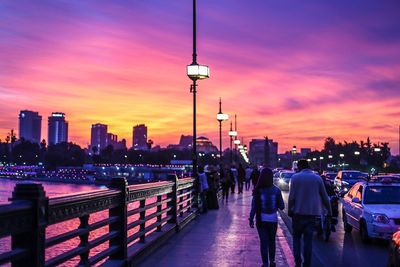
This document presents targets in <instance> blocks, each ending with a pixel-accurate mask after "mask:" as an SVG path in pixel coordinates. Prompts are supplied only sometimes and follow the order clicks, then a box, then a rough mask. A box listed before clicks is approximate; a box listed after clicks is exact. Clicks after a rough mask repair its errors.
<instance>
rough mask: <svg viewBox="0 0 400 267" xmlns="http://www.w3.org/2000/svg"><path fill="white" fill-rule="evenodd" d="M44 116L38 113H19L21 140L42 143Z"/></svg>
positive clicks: (24, 111) (22, 111) (23, 111)
mask: <svg viewBox="0 0 400 267" xmlns="http://www.w3.org/2000/svg"><path fill="white" fill-rule="evenodd" d="M41 131H42V116H40V115H39V113H38V112H35V111H30V110H21V111H20V113H19V139H21V138H23V139H25V140H27V141H31V142H33V143H40V141H41V139H40V138H41Z"/></svg>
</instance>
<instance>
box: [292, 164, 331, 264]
mask: <svg viewBox="0 0 400 267" xmlns="http://www.w3.org/2000/svg"><path fill="white" fill-rule="evenodd" d="M297 167H298V169H299V172H298V173H296V174H294V175H293V176H292V179H291V185H290V192H289V203H288V214H289V216H291V217H292V228H293V254H294V259H295V263H296V267H300V266H303V267H309V266H310V264H311V254H312V237H313V232H314V228H315V221H316V217H317V216H321V214H322V213H323V207H322V206H324V207H325V209H326V210H328V216H331V215H332V211H331V206H330V203H329V198H328V195H327V193H326V190H325V186H324V183H323V181H322V179H321V177H320V176H319V175H317V174H315V173H313V171H312V170H311V169H310V168H309V166H308V162H307V160H305V159H301V160H299V161H298V162H297ZM302 239H303V249H302ZM302 250H303V258H304V261H303V262H302V259H301V252H302ZM302 264H303V265H302Z"/></svg>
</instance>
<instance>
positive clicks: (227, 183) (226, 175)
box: [221, 168, 233, 202]
mask: <svg viewBox="0 0 400 267" xmlns="http://www.w3.org/2000/svg"><path fill="white" fill-rule="evenodd" d="M232 183H233V173H232V171H231V169H229V168H225V169H224V171H223V175H222V177H221V186H222V201H224V200H225V201H226V202H228V197H229V190H230V189H231V185H232Z"/></svg>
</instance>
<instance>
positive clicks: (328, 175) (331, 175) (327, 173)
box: [322, 172, 337, 182]
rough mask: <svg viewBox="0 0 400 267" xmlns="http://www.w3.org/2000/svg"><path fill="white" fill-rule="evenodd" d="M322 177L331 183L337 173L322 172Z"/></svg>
mask: <svg viewBox="0 0 400 267" xmlns="http://www.w3.org/2000/svg"><path fill="white" fill-rule="evenodd" d="M322 175H325V177H326V179H328V180H329V181H331V182H333V181H335V178H336V176H337V172H323V173H322Z"/></svg>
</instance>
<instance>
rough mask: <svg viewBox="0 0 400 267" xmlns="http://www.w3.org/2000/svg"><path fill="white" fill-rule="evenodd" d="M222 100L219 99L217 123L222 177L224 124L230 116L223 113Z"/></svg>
mask: <svg viewBox="0 0 400 267" xmlns="http://www.w3.org/2000/svg"><path fill="white" fill-rule="evenodd" d="M221 105H222V103H221V98H219V112H218V113H217V121H218V122H219V170H220V175H222V122H223V121H226V120H228V119H229V115H228V114H224V113H222V108H221Z"/></svg>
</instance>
